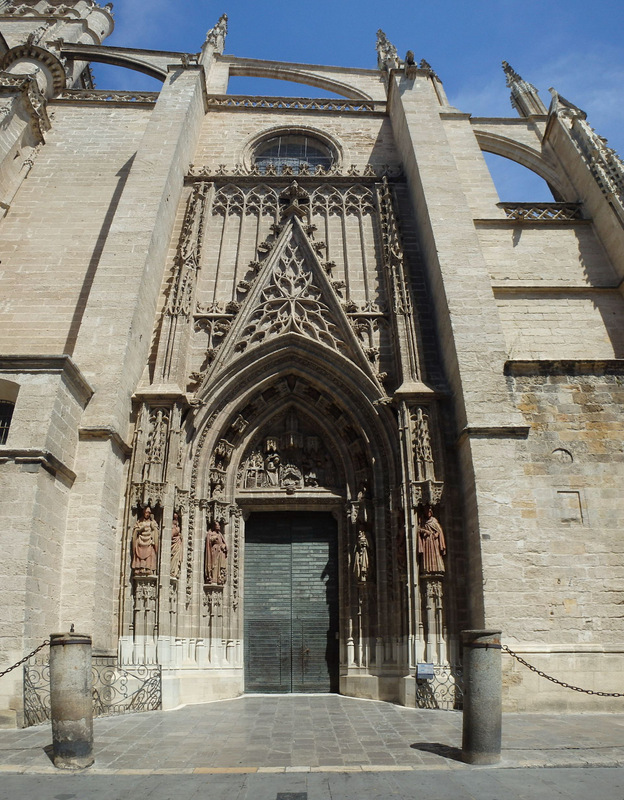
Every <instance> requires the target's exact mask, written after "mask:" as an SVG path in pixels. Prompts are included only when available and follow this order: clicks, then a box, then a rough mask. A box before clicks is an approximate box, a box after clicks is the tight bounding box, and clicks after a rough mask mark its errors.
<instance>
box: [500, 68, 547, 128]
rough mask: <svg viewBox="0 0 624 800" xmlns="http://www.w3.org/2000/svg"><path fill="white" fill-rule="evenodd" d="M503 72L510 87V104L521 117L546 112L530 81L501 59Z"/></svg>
mask: <svg viewBox="0 0 624 800" xmlns="http://www.w3.org/2000/svg"><path fill="white" fill-rule="evenodd" d="M503 72H504V73H505V80H506V83H507V86H509V88H510V89H511V105H512V107H513V108H515V110H516V111H517V112H518V114H519V115H520V116H521V117H531V116H533V115H534V114H546V113H547V111H546V106H545V105H544V104H543V103H542V101H541V99H540V96H539V94H538V92H537V89H536V88H535V86H533V84H532V83H529V82H528V81H525V80H524V79H523V78H521V77H520V75H518V73H517V72H516V71H515V69H513V67H512V66H511V65H510V64H509V62H507V61H503Z"/></svg>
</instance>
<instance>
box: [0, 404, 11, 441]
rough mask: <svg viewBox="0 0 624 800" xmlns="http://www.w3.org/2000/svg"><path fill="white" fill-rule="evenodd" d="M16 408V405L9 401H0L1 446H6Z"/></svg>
mask: <svg viewBox="0 0 624 800" xmlns="http://www.w3.org/2000/svg"><path fill="white" fill-rule="evenodd" d="M14 408H15V403H11V402H10V401H9V400H0V444H6V440H7V437H8V435H9V428H10V426H11V417H12V416H13V409H14Z"/></svg>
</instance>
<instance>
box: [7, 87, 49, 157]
mask: <svg viewBox="0 0 624 800" xmlns="http://www.w3.org/2000/svg"><path fill="white" fill-rule="evenodd" d="M18 92H19V93H21V95H22V99H23V101H24V107H25V109H26V113H27V114H28V116H29V118H30V128H31V130H32V132H33V134H34V136H35V139H36V140H37V142H39V143H42V142H43V141H44V138H43V134H44V133H45V132H46V131H48V130H50V127H51V125H50V120H49V118H48V113H47V110H46V98H45V97H44V96H43V94H42V93H41V91H40V89H39V86H38V84H37V81H36V80H35V78H33V77H32V76H31V75H14V74H12V73H10V72H2V73H0V95H7V94H17V93H18Z"/></svg>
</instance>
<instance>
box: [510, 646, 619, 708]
mask: <svg viewBox="0 0 624 800" xmlns="http://www.w3.org/2000/svg"><path fill="white" fill-rule="evenodd" d="M501 649H502V650H504V651H505V652H506V653H509V655H510V656H512V658H515V659H516V661H519V662H520V663H521V664H524V666H525V667H528V668H529V669H530V670H531V672H535V674H536V675H539V676H540V678H546V680H547V681H551V682H552V683H556V684H557V685H558V686H563V688H564V689H572V691H573V692H582V693H583V694H595V695H597V696H598V697H624V692H595V691H594V690H593V689H581V687H580V686H572V685H571V684H570V683H566V682H565V681H560V680H557V678H553V677H552V675H547V674H546V673H545V672H542V670H541V669H538V668H537V667H534V666H533V664H529V662H528V661H525V660H524V659H523V658H522V657H521V656H519V655H518V654H517V653H514V651H513V650H510V649H509V648H508V647H507V645H506V644H504V645H502V648H501Z"/></svg>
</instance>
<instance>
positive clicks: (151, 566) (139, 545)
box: [131, 506, 159, 575]
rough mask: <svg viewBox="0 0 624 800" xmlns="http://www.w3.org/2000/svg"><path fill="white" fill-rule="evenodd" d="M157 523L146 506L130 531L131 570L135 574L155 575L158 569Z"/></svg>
mask: <svg viewBox="0 0 624 800" xmlns="http://www.w3.org/2000/svg"><path fill="white" fill-rule="evenodd" d="M158 538H159V537H158V523H157V522H156V520H155V519H154V515H153V514H152V509H151V508H150V507H149V506H146V507H145V508H144V509H143V515H142V518H140V519H138V520H137V522H136V525H135V526H134V529H133V531H132V564H131V567H132V570H133V572H134V574H135V575H155V574H156V572H157V570H158Z"/></svg>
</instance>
